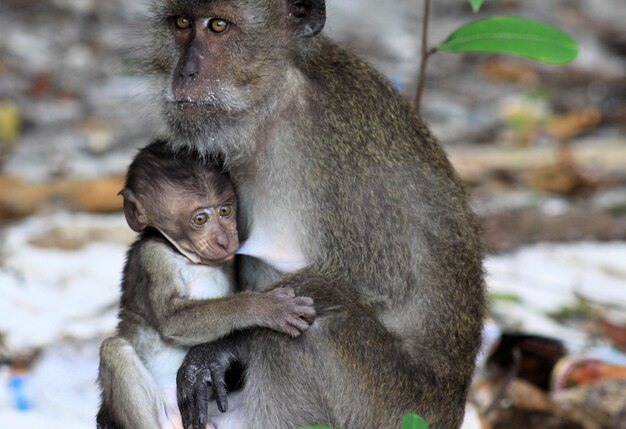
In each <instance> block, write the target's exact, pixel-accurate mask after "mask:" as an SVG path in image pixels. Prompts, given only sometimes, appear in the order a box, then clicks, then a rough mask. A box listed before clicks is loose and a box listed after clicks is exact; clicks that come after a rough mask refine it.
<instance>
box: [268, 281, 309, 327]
mask: <svg viewBox="0 0 626 429" xmlns="http://www.w3.org/2000/svg"><path fill="white" fill-rule="evenodd" d="M264 298H265V299H267V300H268V302H267V305H268V307H267V310H268V312H267V314H266V318H264V319H265V320H264V321H263V322H264V323H262V325H263V326H266V327H268V328H270V329H274V330H276V331H279V332H284V333H285V334H287V335H290V336H292V337H298V336H300V334H302V332H304V331H306V330H307V329H308V328H309V326H311V324H312V323H313V320H315V308H314V307H313V299H311V298H309V297H307V296H296V293H295V292H294V290H293V289H292V288H290V287H280V288H277V289H274V290H271V291H269V292H265V293H264Z"/></svg>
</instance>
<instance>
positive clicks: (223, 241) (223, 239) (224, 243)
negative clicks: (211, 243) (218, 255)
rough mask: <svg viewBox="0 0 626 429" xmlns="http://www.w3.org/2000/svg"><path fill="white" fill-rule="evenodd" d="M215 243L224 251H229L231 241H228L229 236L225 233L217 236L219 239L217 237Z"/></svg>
mask: <svg viewBox="0 0 626 429" xmlns="http://www.w3.org/2000/svg"><path fill="white" fill-rule="evenodd" d="M215 242H216V243H217V245H218V246H220V247H221V248H222V249H224V250H226V251H228V245H229V240H228V236H227V235H226V234H224V233H221V234H217V237H215Z"/></svg>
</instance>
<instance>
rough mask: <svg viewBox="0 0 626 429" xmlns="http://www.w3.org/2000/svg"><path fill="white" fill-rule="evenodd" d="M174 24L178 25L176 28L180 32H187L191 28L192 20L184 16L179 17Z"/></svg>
mask: <svg viewBox="0 0 626 429" xmlns="http://www.w3.org/2000/svg"><path fill="white" fill-rule="evenodd" d="M174 24H176V28H178V29H179V30H187V29H188V28H189V27H191V20H190V19H188V18H185V17H184V16H179V17H177V18H176V20H175V21H174Z"/></svg>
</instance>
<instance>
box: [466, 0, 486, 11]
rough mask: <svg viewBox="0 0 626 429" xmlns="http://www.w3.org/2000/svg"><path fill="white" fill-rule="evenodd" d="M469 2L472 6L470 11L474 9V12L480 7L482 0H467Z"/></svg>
mask: <svg viewBox="0 0 626 429" xmlns="http://www.w3.org/2000/svg"><path fill="white" fill-rule="evenodd" d="M469 3H470V5H471V6H472V11H474V13H476V12H478V11H479V10H480V8H481V7H482V5H483V0H469Z"/></svg>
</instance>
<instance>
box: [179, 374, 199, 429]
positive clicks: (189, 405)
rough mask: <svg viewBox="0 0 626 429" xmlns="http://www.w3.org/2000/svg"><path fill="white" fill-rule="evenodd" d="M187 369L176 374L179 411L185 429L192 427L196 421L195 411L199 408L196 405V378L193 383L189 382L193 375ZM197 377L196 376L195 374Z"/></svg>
mask: <svg viewBox="0 0 626 429" xmlns="http://www.w3.org/2000/svg"><path fill="white" fill-rule="evenodd" d="M185 369H186V367H185V366H183V367H181V368H180V369H179V370H178V373H177V374H176V384H177V385H178V388H177V389H176V400H177V402H178V409H179V410H180V416H181V418H182V420H183V428H185V429H188V428H189V427H191V426H192V422H193V421H194V416H193V413H194V410H195V409H196V408H197V407H196V403H195V397H196V396H195V394H194V389H195V377H193V381H191V380H189V376H190V375H191V374H189V373H188V371H185ZM194 376H195V374H194Z"/></svg>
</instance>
